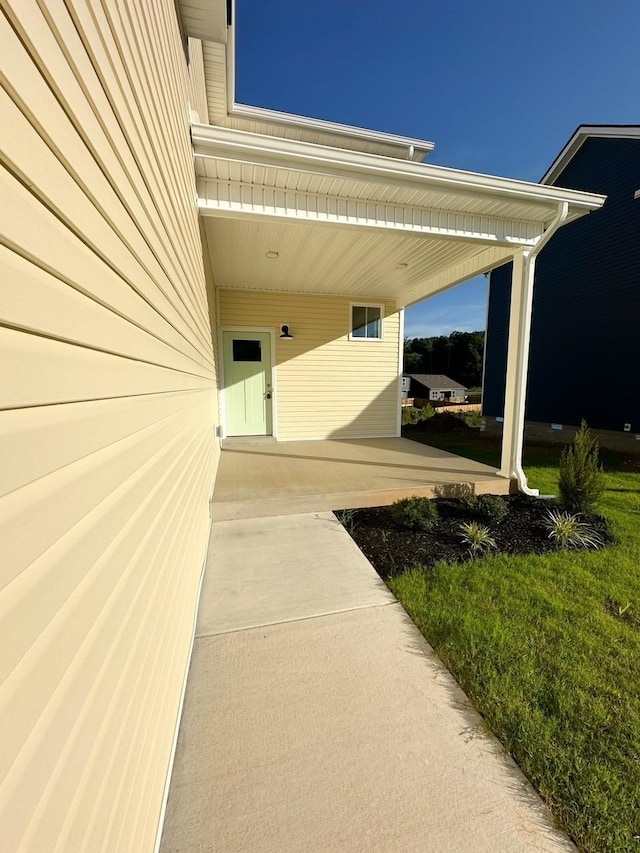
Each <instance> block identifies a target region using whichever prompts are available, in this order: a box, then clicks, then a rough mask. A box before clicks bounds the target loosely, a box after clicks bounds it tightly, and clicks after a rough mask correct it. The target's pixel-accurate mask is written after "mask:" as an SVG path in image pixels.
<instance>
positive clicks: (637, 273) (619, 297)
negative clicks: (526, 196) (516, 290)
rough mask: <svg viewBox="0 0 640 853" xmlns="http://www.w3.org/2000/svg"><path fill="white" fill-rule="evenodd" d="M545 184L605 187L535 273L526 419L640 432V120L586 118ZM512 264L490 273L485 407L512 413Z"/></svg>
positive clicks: (494, 414) (491, 413)
mask: <svg viewBox="0 0 640 853" xmlns="http://www.w3.org/2000/svg"><path fill="white" fill-rule="evenodd" d="M542 183H543V184H549V185H552V186H560V187H565V188H569V189H577V190H585V191H588V192H595V193H602V194H605V195H606V196H607V201H606V202H605V204H604V207H603V208H602V209H601V210H598V211H596V212H595V213H593V214H592V215H591V216H586V217H584V218H583V219H580V220H579V221H576V222H573V223H569V224H568V225H566V226H565V227H564V228H562V229H561V230H560V231H559V232H558V233H557V234H555V235H554V236H553V238H552V239H551V240H550V242H549V244H548V245H547V246H546V247H545V248H544V249H543V250H542V252H541V253H540V257H539V258H538V262H537V266H536V271H535V287H534V298H533V315H532V321H531V350H530V363H529V379H528V387H527V407H526V418H527V420H528V421H533V422H538V423H544V424H546V425H549V424H551V423H553V424H555V425H558V426H559V425H561V424H562V425H565V426H568V425H578V424H579V423H580V421H581V420H582V419H583V418H585V419H586V420H587V422H588V423H589V425H590V426H591V427H594V428H595V429H599V430H616V431H619V432H631V433H640V390H639V387H640V386H639V384H638V369H639V368H640V355H639V345H640V193H639V192H638V191H639V190H640V126H632V127H629V126H585V125H583V126H581V127H579V128H578V129H577V131H576V132H575V133H574V135H573V136H572V137H571V139H570V140H569V142H568V143H567V145H566V146H565V147H564V149H563V150H562V152H561V153H560V155H559V156H558V157H557V158H556V160H555V161H554V163H553V164H552V166H551V167H550V169H549V170H548V172H547V173H546V175H545V176H544V177H543V179H542ZM510 276H511V270H510V265H505V266H502V267H499V268H497V269H495V270H494V271H493V272H492V273H491V278H490V289H489V312H488V321H487V336H486V343H485V371H484V383H483V385H484V388H483V391H484V393H483V414H484V415H485V416H487V425H488V426H489V425H490V423H491V422H492V421H493V422H495V418H500V417H501V416H502V415H503V409H504V389H505V373H506V356H507V337H508V323H509V303H510V297H511V285H510Z"/></svg>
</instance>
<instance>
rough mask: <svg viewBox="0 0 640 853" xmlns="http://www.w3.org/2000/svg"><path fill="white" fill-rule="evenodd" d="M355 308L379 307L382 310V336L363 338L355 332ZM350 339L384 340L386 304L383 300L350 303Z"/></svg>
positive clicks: (366, 341) (372, 341) (364, 340)
mask: <svg viewBox="0 0 640 853" xmlns="http://www.w3.org/2000/svg"><path fill="white" fill-rule="evenodd" d="M354 308H378V309H379V310H380V337H379V338H361V337H359V336H357V335H354V334H353V309H354ZM349 340H350V341H359V342H362V343H380V341H383V340H384V304H383V303H381V302H351V303H350V304H349Z"/></svg>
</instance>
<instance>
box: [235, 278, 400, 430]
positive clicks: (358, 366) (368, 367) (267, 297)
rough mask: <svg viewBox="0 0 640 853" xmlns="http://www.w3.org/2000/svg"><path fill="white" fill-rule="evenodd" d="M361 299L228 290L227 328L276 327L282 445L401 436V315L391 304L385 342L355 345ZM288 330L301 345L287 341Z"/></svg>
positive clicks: (386, 304)
mask: <svg viewBox="0 0 640 853" xmlns="http://www.w3.org/2000/svg"><path fill="white" fill-rule="evenodd" d="M352 302H358V303H362V302H366V300H363V299H361V298H358V299H353V300H351V299H349V298H348V297H335V296H310V295H306V294H294V293H288V294H280V293H267V292H258V291H241V290H220V291H219V303H220V323H221V325H222V326H225V327H231V328H232V327H234V326H240V327H242V326H249V327H250V326H256V327H272V328H273V329H274V334H275V336H276V389H275V404H276V433H277V437H278V440H280V441H291V440H296V439H314V438H319V439H326V438H356V437H372V436H393V435H397V421H398V382H399V379H398V335H399V328H400V321H399V314H398V312H397V310H396V305H395V301H394V300H386V301H385V300H380V299H375V300H371V302H372V304H376V305H378V304H383V305H384V315H385V316H384V320H383V340H382V341H375V340H359V341H350V340H349V332H350V330H351V307H350V306H351V303H352ZM283 324H287V325H288V326H289V328H290V332H291V334H293V336H294V339H293V340H289V341H287V340H280V339H279V337H278V336H279V335H280V327H281V326H282V325H283Z"/></svg>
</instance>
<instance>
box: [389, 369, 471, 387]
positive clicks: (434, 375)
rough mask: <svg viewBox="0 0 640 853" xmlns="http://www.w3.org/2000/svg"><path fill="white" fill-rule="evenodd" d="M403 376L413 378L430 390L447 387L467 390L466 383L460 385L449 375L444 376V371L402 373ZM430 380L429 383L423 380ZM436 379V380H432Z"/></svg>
mask: <svg viewBox="0 0 640 853" xmlns="http://www.w3.org/2000/svg"><path fill="white" fill-rule="evenodd" d="M402 375H403V376H408V377H409V379H415V380H416V382H418V383H419V384H420V385H424V387H425V388H430V389H431V390H432V391H442V390H446V389H447V388H461V389H462V390H463V391H466V390H467V386H466V385H462V384H461V383H460V382H456V380H455V379H452V378H451V377H450V376H446V375H445V374H444V373H403V374H402ZM425 379H426V380H430V382H431V384H427V383H426V382H424V381H423V380H425ZM442 379H446V380H447V381H446V382H441V381H440V380H442ZM434 380H436V381H434Z"/></svg>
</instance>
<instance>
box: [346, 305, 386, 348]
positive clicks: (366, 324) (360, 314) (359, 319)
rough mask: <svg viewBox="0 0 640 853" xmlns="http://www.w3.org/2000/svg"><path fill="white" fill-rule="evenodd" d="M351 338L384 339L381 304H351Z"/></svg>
mask: <svg viewBox="0 0 640 853" xmlns="http://www.w3.org/2000/svg"><path fill="white" fill-rule="evenodd" d="M349 340H351V341H362V340H368V341H381V340H382V306H381V305H352V306H351V333H350V334H349Z"/></svg>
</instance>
